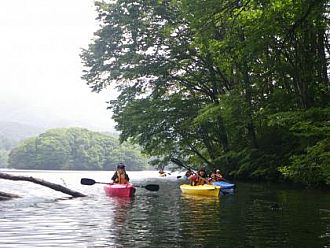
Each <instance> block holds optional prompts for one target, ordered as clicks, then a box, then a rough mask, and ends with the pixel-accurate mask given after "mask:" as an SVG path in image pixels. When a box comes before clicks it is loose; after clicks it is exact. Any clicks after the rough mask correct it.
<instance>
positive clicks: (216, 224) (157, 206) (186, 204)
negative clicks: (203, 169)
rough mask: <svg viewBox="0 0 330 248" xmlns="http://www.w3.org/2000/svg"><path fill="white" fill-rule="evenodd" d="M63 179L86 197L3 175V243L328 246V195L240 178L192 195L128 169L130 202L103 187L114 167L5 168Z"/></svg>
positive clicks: (170, 179)
mask: <svg viewBox="0 0 330 248" xmlns="http://www.w3.org/2000/svg"><path fill="white" fill-rule="evenodd" d="M8 173H11V174H15V175H24V176H27V175H28V176H34V177H38V178H42V179H45V180H47V181H50V182H53V183H58V184H62V185H64V186H67V187H68V188H70V189H72V190H76V191H79V192H82V193H84V194H87V195H88V196H87V197H82V198H70V196H67V195H65V194H62V193H60V192H57V191H54V190H51V189H49V188H46V187H43V186H40V185H37V184H33V183H30V182H24V181H10V180H3V179H0V191H4V192H8V193H15V194H19V195H20V196H22V197H21V198H18V199H15V200H9V201H0V247H1V248H2V247H3V248H11V247H15V248H18V247H19V248H21V247H155V248H157V247H167V248H170V247H222V248H223V247H260V248H264V247H330V193H329V192H324V191H318V190H302V189H294V188H289V187H287V186H282V185H272V184H252V183H239V182H236V185H237V190H236V192H235V193H234V194H231V195H224V196H221V197H220V199H218V198H214V197H189V196H185V195H183V194H181V192H180V188H179V185H180V184H182V183H184V180H182V179H177V177H176V176H177V174H176V175H173V174H172V175H169V176H167V177H159V176H158V173H157V172H156V171H144V172H128V174H129V176H130V178H131V181H132V183H134V184H136V185H141V186H143V185H146V184H159V185H160V190H159V191H158V192H150V191H147V190H146V189H144V188H137V191H136V194H135V197H133V198H131V199H127V198H116V197H112V198H110V197H107V196H106V195H105V194H104V192H103V186H102V185H101V184H95V185H92V186H86V185H80V178H82V177H87V178H92V179H95V180H96V181H99V182H108V181H109V178H110V177H111V176H112V174H113V172H95V171H94V172H87V171H8Z"/></svg>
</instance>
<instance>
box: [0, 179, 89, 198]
mask: <svg viewBox="0 0 330 248" xmlns="http://www.w3.org/2000/svg"><path fill="white" fill-rule="evenodd" d="M0 178H2V179H8V180H14V181H28V182H32V183H36V184H40V185H42V186H46V187H48V188H51V189H53V190H56V191H60V192H62V193H64V194H68V195H71V196H73V197H83V196H86V195H84V194H82V193H80V192H77V191H73V190H70V189H68V188H66V187H64V186H62V185H59V184H55V183H50V182H47V181H45V180H42V179H39V178H35V177H27V176H14V175H10V174H7V173H0Z"/></svg>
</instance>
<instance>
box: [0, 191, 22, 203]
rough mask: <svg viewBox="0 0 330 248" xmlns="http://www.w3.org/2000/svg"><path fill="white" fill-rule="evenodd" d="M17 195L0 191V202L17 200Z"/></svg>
mask: <svg viewBox="0 0 330 248" xmlns="http://www.w3.org/2000/svg"><path fill="white" fill-rule="evenodd" d="M19 197H20V196H19V195H15V194H11V193H5V192H1V191H0V201H1V200H10V199H12V198H19Z"/></svg>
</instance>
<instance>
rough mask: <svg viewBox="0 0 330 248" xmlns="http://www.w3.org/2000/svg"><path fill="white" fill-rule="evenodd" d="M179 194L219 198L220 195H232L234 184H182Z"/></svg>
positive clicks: (220, 182) (223, 182) (221, 182)
mask: <svg viewBox="0 0 330 248" xmlns="http://www.w3.org/2000/svg"><path fill="white" fill-rule="evenodd" d="M180 189H181V192H182V193H184V194H190V195H201V196H220V195H221V194H226V193H233V192H234V190H235V184H232V183H228V182H225V181H218V182H213V183H212V184H204V185H197V186H192V185H190V184H182V185H181V186H180Z"/></svg>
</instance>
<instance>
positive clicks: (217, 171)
mask: <svg viewBox="0 0 330 248" xmlns="http://www.w3.org/2000/svg"><path fill="white" fill-rule="evenodd" d="M223 180H224V178H223V176H222V175H221V173H220V170H219V169H217V170H216V171H215V181H223Z"/></svg>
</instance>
